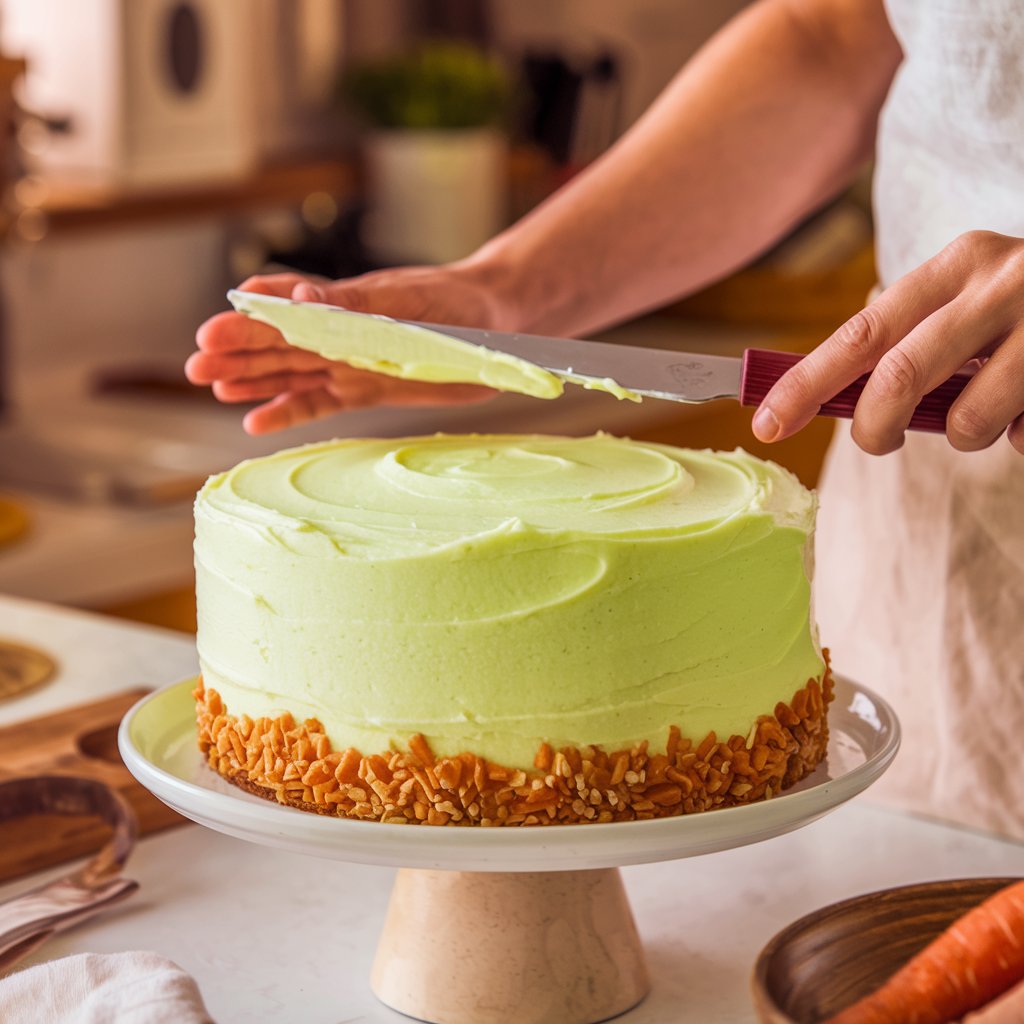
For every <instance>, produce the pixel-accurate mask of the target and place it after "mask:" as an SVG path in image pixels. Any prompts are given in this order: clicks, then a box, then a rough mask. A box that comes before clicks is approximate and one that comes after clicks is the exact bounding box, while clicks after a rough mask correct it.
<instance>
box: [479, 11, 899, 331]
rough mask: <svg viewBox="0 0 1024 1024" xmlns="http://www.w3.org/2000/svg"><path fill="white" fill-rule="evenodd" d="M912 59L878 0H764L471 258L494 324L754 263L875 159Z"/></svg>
mask: <svg viewBox="0 0 1024 1024" xmlns="http://www.w3.org/2000/svg"><path fill="white" fill-rule="evenodd" d="M899 60H900V52H899V47H898V44H897V43H896V40H895V38H894V37H893V35H892V33H891V30H890V29H889V26H888V22H887V20H886V17H885V13H884V10H883V9H882V3H881V0H803V2H799V0H761V2H760V3H757V4H755V5H754V6H753V7H752V8H751V9H750V10H748V11H747V12H745V13H744V14H743V15H741V16H740V17H739V18H737V19H736V20H734V21H733V22H732V23H730V25H728V26H727V27H726V28H725V29H724V30H723V31H722V32H720V33H719V34H718V35H717V36H716V37H715V38H714V39H712V40H711V42H710V43H709V44H708V45H707V46H705V47H704V49H703V50H702V51H701V52H700V53H699V54H697V56H696V57H695V58H694V59H693V60H692V61H691V62H690V63H689V64H688V65H687V67H685V68H684V69H683V70H682V71H681V72H680V74H679V75H678V76H677V77H676V79H675V80H674V81H673V83H672V84H671V85H670V86H669V87H668V89H667V90H666V91H665V93H664V94H663V95H662V96H661V97H660V98H659V100H658V101H657V102H656V103H655V104H654V106H653V107H652V108H651V109H650V110H649V111H648V112H647V113H646V114H645V115H644V117H643V118H642V119H641V120H640V121H639V122H638V123H637V124H636V125H635V126H634V127H633V128H632V129H631V130H630V131H629V132H628V133H627V134H626V136H624V137H623V139H622V140H621V141H620V142H619V143H618V144H617V145H616V146H614V147H613V148H612V149H611V150H610V151H609V152H608V153H607V154H606V155H605V156H604V157H603V158H602V159H601V160H599V161H598V162H596V163H595V164H594V165H593V166H592V167H591V168H589V169H588V170H587V171H585V172H584V173H582V174H581V175H579V176H578V177H577V178H576V179H575V180H574V181H572V182H571V183H570V184H569V185H567V186H566V187H565V188H564V189H562V190H561V191H560V192H559V193H558V194H556V195H555V196H553V197H552V198H551V199H550V200H548V201H547V202H546V203H545V204H543V205H542V206H541V207H539V208H538V209H537V210H535V211H533V212H532V213H531V214H529V215H528V216H527V217H525V218H524V219H523V220H521V221H520V222H518V223H517V224H515V225H513V227H511V228H510V229H509V230H507V231H506V232H504V233H503V234H501V235H500V236H498V237H497V238H496V239H494V240H493V241H492V242H490V243H488V245H486V246H485V247H484V248H483V249H482V250H480V252H479V253H477V254H476V255H475V256H474V257H472V258H471V259H470V260H468V261H467V262H466V264H465V265H464V266H465V267H467V268H469V270H470V272H472V273H475V274H480V275H483V276H486V277H489V278H490V279H491V280H492V281H494V282H497V284H496V287H497V288H498V289H499V290H500V291H501V292H502V295H503V300H502V302H501V303H499V304H498V308H499V309H500V312H499V313H497V314H496V316H497V318H498V319H499V320H503V321H504V322H503V323H500V324H496V326H504V327H508V328H517V329H521V330H531V331H536V332H552V333H554V332H559V333H565V334H581V333H584V332H586V331H589V330H593V329H594V328H596V327H599V326H602V325H604V324H608V323H611V322H614V321H616V320H619V319H622V318H624V317H626V316H629V315H633V314H636V313H639V312H641V311H643V310H646V309H650V308H654V307H657V306H658V305H662V304H664V303H665V302H668V301H670V300H672V299H674V298H677V297H679V296H681V295H684V294H686V293H688V292H691V291H694V290H696V289H697V288H699V287H701V286H702V285H704V284H707V283H709V282H710V281H713V280H715V279H717V278H719V277H722V276H723V275H725V274H727V273H729V272H730V271H732V270H734V269H736V268H737V267H739V266H742V265H743V264H744V263H746V262H748V261H749V260H750V259H751V258H752V257H753V256H755V255H757V254H758V253H759V252H762V251H764V250H765V249H766V248H768V247H769V246H770V245H771V244H772V243H773V242H775V241H776V240H778V239H779V238H780V237H782V236H783V235H785V233H786V232H787V231H788V230H790V229H791V228H792V227H793V226H794V225H795V224H797V223H798V222H799V221H800V220H801V219H802V218H803V217H805V216H806V215H807V214H808V213H809V212H810V211H812V210H813V209H815V208H816V207H818V206H820V205H821V203H822V202H824V201H825V200H826V199H827V198H829V197H830V196H831V195H833V194H835V193H836V192H837V191H838V190H839V189H840V188H841V187H842V186H843V185H844V184H845V183H846V182H847V181H849V179H850V177H851V176H852V174H853V172H854V171H855V170H856V169H857V168H858V167H859V166H860V165H861V164H862V162H863V161H864V160H865V159H866V157H867V156H868V155H869V154H870V152H871V148H872V145H873V139H874V130H875V122H876V120H877V117H878V111H879V109H880V107H881V104H882V101H883V99H884V97H885V94H886V92H887V90H888V86H889V83H890V81H891V79H892V75H893V73H894V71H895V69H896V67H897V65H898V63H899Z"/></svg>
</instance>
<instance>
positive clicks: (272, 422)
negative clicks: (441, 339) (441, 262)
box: [185, 265, 498, 434]
mask: <svg viewBox="0 0 1024 1024" xmlns="http://www.w3.org/2000/svg"><path fill="white" fill-rule="evenodd" d="M239 287H240V288H241V290H243V291H250V292H258V293H260V294H262V295H279V296H282V297H285V298H293V299H299V300H301V301H303V302H326V303H330V304H331V305H335V306H344V307H345V308H346V309H352V310H356V311H357V312H360V313H383V314H386V315H388V316H394V317H400V318H403V319H407V320H426V321H429V322H433V323H450V324H464V325H469V326H474V327H488V326H493V325H494V323H495V321H496V319H497V316H498V312H497V303H496V300H495V299H494V298H493V296H492V295H491V294H490V293H489V291H488V289H487V288H486V287H485V286H484V285H483V284H482V283H481V282H480V281H479V279H478V278H477V277H476V276H475V275H474V274H473V273H472V272H465V271H463V270H462V269H461V268H460V266H459V265H453V266H451V267H437V268H435V267H403V268H399V269H396V270H382V271H377V272H375V273H372V274H364V275H363V276H361V277H356V278H351V279H349V280H342V281H326V280H323V279H314V278H309V277H304V276H302V275H301V274H273V275H267V276H262V277H251V278H249V279H248V280H247V281H245V282H243V284H241V285H240V286H239ZM196 345H197V347H198V349H199V351H198V352H194V353H193V354H192V355H191V356H190V357H189V359H188V362H187V363H186V364H185V375H186V376H187V377H188V379H189V380H190V381H191V382H192V383H193V384H209V385H212V388H213V393H214V395H216V396H217V398H218V399H220V401H222V402H262V404H261V405H259V406H257V407H256V408H255V409H252V410H251V411H249V412H248V413H247V414H246V416H245V417H244V419H243V421H242V425H243V427H244V428H245V430H246V431H247V432H248V433H250V434H266V433H270V432H272V431H275V430H283V429H285V428H286V427H294V426H298V425H299V424H301V423H305V422H308V421H310V420H316V419H321V418H323V417H325V416H330V415H332V414H334V413H337V412H341V411H342V410H351V409H361V408H366V407H369V406H376V405H404V406H411V405H458V404H463V403H469V402H480V401H484V400H486V399H488V398H490V397H491V396H492V395H493V394H494V392H493V391H492V390H491V389H489V388H485V387H480V386H477V385H473V384H427V383H422V382H420V381H412V380H400V379H399V378H397V377H387V376H384V375H383V374H379V373H371V372H369V371H367V370H357V369H355V368H354V367H351V366H347V365H346V364H344V363H338V362H334V361H333V360H329V359H325V358H324V357H323V356H319V355H317V354H316V353H314V352H307V351H304V350H303V349H298V348H295V347H293V346H292V345H289V344H288V343H287V342H286V341H285V340H284V338H283V337H282V336H281V334H280V333H279V332H278V331H277V330H276V329H275V328H273V327H271V326H269V325H268V324H264V323H260V322H259V321H257V320H252V319H250V318H249V317H247V316H244V315H243V314H241V313H236V312H225V313H218V314H217V315H216V316H214V317H211V318H210V319H209V320H207V321H206V322H205V323H204V324H202V325H201V326H200V328H199V330H198V331H197V332H196Z"/></svg>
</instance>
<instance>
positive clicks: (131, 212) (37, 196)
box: [18, 159, 357, 234]
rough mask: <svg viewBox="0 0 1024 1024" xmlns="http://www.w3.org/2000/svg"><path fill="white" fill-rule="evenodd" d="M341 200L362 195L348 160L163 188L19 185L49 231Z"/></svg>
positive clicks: (27, 206) (26, 206)
mask: <svg viewBox="0 0 1024 1024" xmlns="http://www.w3.org/2000/svg"><path fill="white" fill-rule="evenodd" d="M318 192H319V193H324V194H326V195H328V196H330V197H331V198H332V199H334V200H335V201H336V202H339V203H340V202H346V201H350V200H352V199H354V198H355V197H356V195H357V176H356V170H355V168H354V166H353V165H352V163H351V162H350V161H348V160H343V159H314V160H299V161H294V162H290V163H282V164H275V165H271V166H268V167H264V168H262V169H260V170H259V171H257V172H256V173H255V174H253V175H251V176H250V177H248V178H245V179H242V180H240V181H228V182H218V183H216V184H211V185H202V186H192V185H189V186H181V187H178V188H162V189H125V188H117V187H114V186H110V185H90V184H88V183H87V182H83V181H80V180H67V179H65V180H61V179H59V178H53V179H49V178H33V179H28V180H26V181H24V182H21V183H20V184H19V188H18V200H19V203H20V204H21V206H22V208H23V213H24V212H31V213H32V214H33V215H35V216H37V217H42V218H45V224H46V229H47V231H48V232H61V233H65V234H66V233H69V232H75V231H94V230H96V229H105V228H113V227H119V226H123V225H125V224H134V223H137V222H138V221H140V220H142V221H147V222H149V223H158V222H167V221H176V220H181V219H182V218H186V217H204V216H221V215H225V214H232V213H249V212H252V211H255V210H260V209H265V208H268V207H275V206H282V205H288V204H294V205H296V206H298V205H301V203H302V202H303V200H304V199H306V198H307V197H308V196H310V195H312V194H314V193H318Z"/></svg>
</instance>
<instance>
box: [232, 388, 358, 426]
mask: <svg viewBox="0 0 1024 1024" xmlns="http://www.w3.org/2000/svg"><path fill="white" fill-rule="evenodd" d="M340 409H341V406H340V405H339V403H338V400H337V399H336V398H335V397H334V396H333V395H331V394H330V393H329V392H328V391H327V390H325V389H324V388H315V389H313V390H311V391H301V392H292V391H288V392H285V393H284V394H283V395H278V396H277V398H275V399H273V400H272V401H270V402H267V403H266V404H265V405H261V406H260V407H259V408H257V409H253V410H252V411H251V412H248V413H246V415H245V417H244V418H243V419H242V428H243V429H244V430H245V432H246V433H248V434H270V433H274V432H275V431H278V430H286V429H288V428H289V427H298V426H301V425H302V424H303V423H308V422H309V421H311V420H320V419H323V418H324V417H326V416H330V415H332V414H333V413H336V412H339V411H340Z"/></svg>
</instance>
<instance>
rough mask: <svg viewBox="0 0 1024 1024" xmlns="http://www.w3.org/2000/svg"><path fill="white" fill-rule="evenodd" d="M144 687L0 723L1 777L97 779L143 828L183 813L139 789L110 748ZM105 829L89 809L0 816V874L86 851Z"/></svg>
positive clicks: (161, 825) (163, 824) (5, 876)
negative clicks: (0, 835) (83, 814)
mask: <svg viewBox="0 0 1024 1024" xmlns="http://www.w3.org/2000/svg"><path fill="white" fill-rule="evenodd" d="M146 692H147V691H146V690H144V689H135V690H126V691H125V692H124V693H121V694H118V695H116V696H113V697H108V698H106V699H104V700H100V701H96V702H94V703H91V704H83V705H81V706H79V707H73V708H68V709H67V710H65V711H61V712H59V713H58V714H55V715H43V716H41V717H39V718H35V719H31V720H29V721H26V722H18V723H16V724H14V725H10V726H7V727H6V728H3V729H0V780H4V779H11V778H21V777H27V776H33V775H69V776H74V777H78V778H82V777H84V778H87V779H93V780H96V781H98V782H103V783H105V784H106V785H108V786H109V787H111V788H112V789H114V790H116V791H117V792H118V793H119V794H120V795H121V796H122V797H124V798H125V800H127V802H128V803H129V805H130V806H131V807H132V809H133V810H134V811H135V814H136V816H137V818H138V823H139V832H140V833H141V834H146V833H148V832H156V831H159V830H161V829H165V828H169V827H170V826H172V825H179V824H182V823H184V821H185V819H184V818H182V817H180V816H179V815H178V814H176V813H175V812H174V811H172V810H171V809H170V808H169V807H167V805H166V804H163V803H161V802H160V801H159V800H157V799H156V797H154V796H152V795H151V794H150V793H149V792H148V791H147V790H145V789H143V788H142V786H140V785H139V784H138V783H137V782H136V781H135V780H134V779H133V778H132V776H131V775H130V774H129V772H128V769H127V768H125V766H124V764H123V763H122V762H121V757H120V755H119V754H118V752H117V727H118V725H119V724H120V721H121V717H122V716H123V715H124V713H125V712H126V711H127V710H128V708H130V707H131V706H132V705H133V704H134V703H135V702H136V701H137V700H138V699H139V698H140V697H142V696H144V695H145V694H146ZM109 836H110V830H109V829H108V828H107V827H105V826H104V825H103V824H102V823H101V822H100V821H98V820H97V819H96V818H95V817H93V816H89V817H78V816H68V817H65V816H57V815H52V814H42V815H33V816H32V817H29V818H19V819H17V820H13V821H6V822H4V826H3V842H0V881H7V880H9V879H12V878H19V877H21V876H22V875H27V874H31V873H32V872H35V871H38V870H40V869H41V868H45V867H51V866H52V865H54V864H62V863H64V862H65V861H69V860H73V859H74V858H76V857H81V856H83V855H84V854H88V853H93V852H94V851H96V850H98V849H100V847H102V846H103V845H104V843H106V842H107V840H108V838H109Z"/></svg>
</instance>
